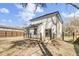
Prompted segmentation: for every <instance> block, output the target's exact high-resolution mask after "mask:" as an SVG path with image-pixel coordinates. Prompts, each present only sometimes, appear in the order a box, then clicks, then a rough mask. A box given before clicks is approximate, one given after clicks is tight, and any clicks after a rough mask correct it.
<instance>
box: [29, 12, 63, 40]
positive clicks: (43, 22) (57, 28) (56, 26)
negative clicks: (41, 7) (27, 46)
mask: <svg viewBox="0 0 79 59" xmlns="http://www.w3.org/2000/svg"><path fill="white" fill-rule="evenodd" d="M30 21H31V25H30V26H29V27H28V28H29V35H30V36H31V37H32V38H40V33H41V36H42V38H43V39H45V38H49V37H50V35H51V37H52V38H61V37H62V23H63V22H62V20H61V16H60V14H59V12H58V11H56V12H53V13H49V14H46V15H43V16H40V17H37V18H34V19H31V20H30Z"/></svg>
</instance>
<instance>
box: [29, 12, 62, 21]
mask: <svg viewBox="0 0 79 59" xmlns="http://www.w3.org/2000/svg"><path fill="white" fill-rule="evenodd" d="M51 14H58V15H59V16H60V13H59V12H58V11H55V12H52V13H48V14H45V15H42V16H39V17H36V18H33V19H31V20H30V21H35V20H38V19H39V18H41V17H44V16H48V15H51ZM60 18H61V16H60Z"/></svg>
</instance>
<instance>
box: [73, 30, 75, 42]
mask: <svg viewBox="0 0 79 59" xmlns="http://www.w3.org/2000/svg"><path fill="white" fill-rule="evenodd" d="M74 38H75V33H74V32H73V41H74Z"/></svg>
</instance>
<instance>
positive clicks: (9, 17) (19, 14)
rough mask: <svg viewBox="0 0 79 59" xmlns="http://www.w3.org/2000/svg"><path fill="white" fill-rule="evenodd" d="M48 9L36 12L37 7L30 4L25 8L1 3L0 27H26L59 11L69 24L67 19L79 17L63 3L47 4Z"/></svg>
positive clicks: (77, 13) (74, 9) (74, 10)
mask: <svg viewBox="0 0 79 59" xmlns="http://www.w3.org/2000/svg"><path fill="white" fill-rule="evenodd" d="M46 5H47V7H44V8H42V7H40V6H38V7H37V10H36V12H34V10H35V5H34V4H33V3H29V4H28V5H27V7H26V8H23V7H22V5H20V4H17V3H16V4H15V3H0V25H7V26H15V27H16V26H17V27H24V26H27V25H28V24H30V21H29V20H30V19H33V18H36V17H39V16H42V15H45V14H48V13H52V12H55V11H59V13H60V15H61V17H62V20H63V21H64V22H67V21H68V20H67V19H66V18H68V17H74V14H75V15H76V16H79V11H78V10H77V9H76V8H74V7H73V6H71V5H66V4H64V3H63V4H62V3H58V4H56V3H49V4H48V3H47V4H46Z"/></svg>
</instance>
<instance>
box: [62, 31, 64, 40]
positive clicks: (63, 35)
mask: <svg viewBox="0 0 79 59" xmlns="http://www.w3.org/2000/svg"><path fill="white" fill-rule="evenodd" d="M62 40H63V41H64V32H62Z"/></svg>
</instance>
